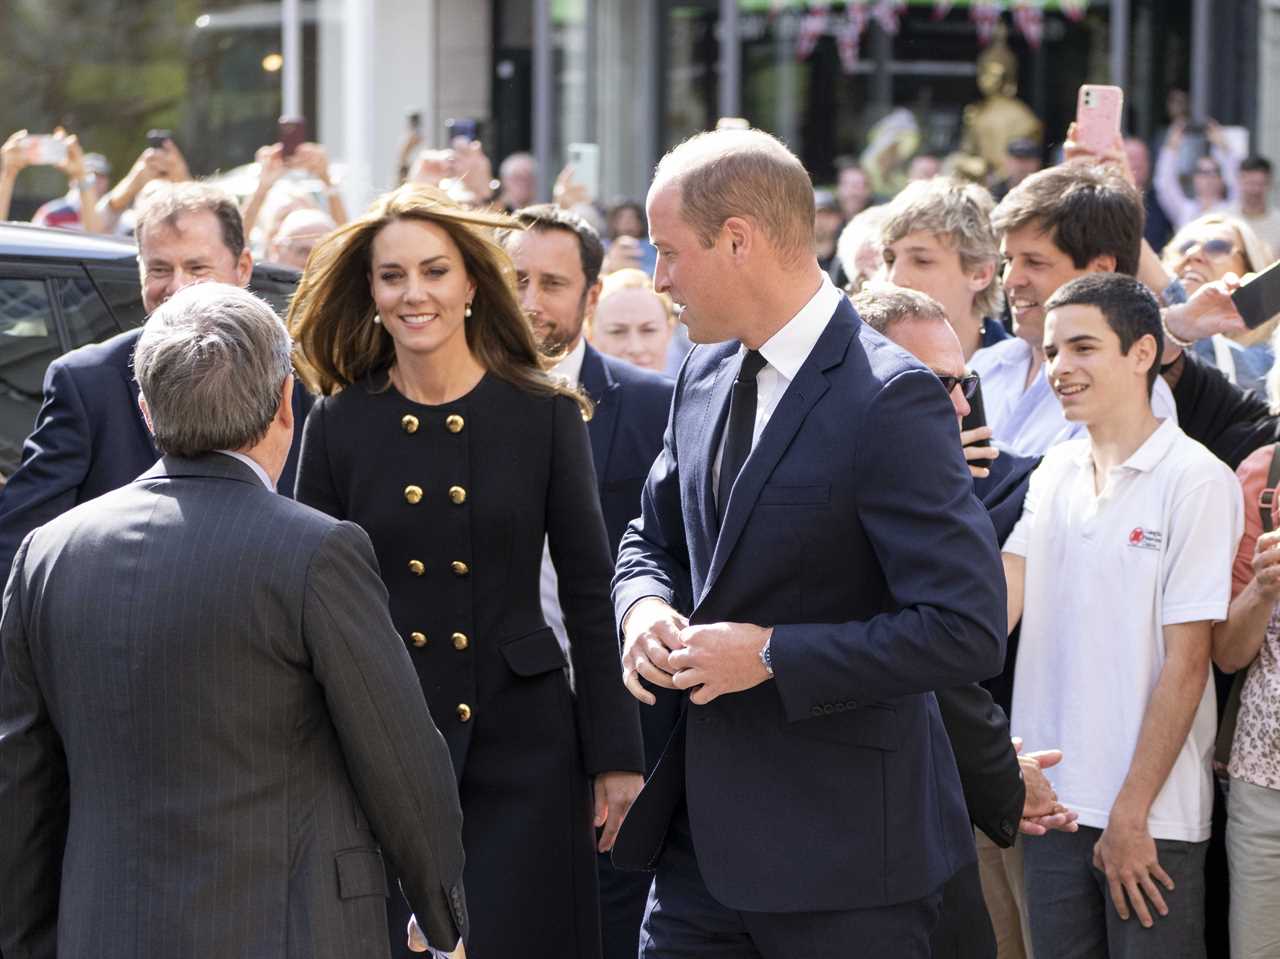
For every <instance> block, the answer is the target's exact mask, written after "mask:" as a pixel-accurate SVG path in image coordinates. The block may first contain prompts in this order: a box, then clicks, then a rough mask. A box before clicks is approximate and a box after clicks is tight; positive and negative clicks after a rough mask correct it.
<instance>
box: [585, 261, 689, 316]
mask: <svg viewBox="0 0 1280 959" xmlns="http://www.w3.org/2000/svg"><path fill="white" fill-rule="evenodd" d="M622 290H647V291H648V292H650V293H652V294H653V296H654V299H656V300H657V301H658V302H659V303H661V304H662V309H663V310H664V311H666V314H667V323H668V324H670V325H674V324H675V322H676V305H675V303H674V302H672V300H671V297H669V296H667V294H665V293H659V292H658V291H657V290H655V289H654V288H653V280H651V279H650V278H649V274H648V273H646V272H644V270H637V269H635V268H634V267H627V268H626V269H623V270H614V271H613V272H612V273H609V274H607V275H606V276H605V277H604V279H603V280H602V281H601V286H600V298H599V299H598V300H596V308H597V309H599V307H600V304H601V303H603V302H604V301H605V300H607V299H608V298H609V297H610V296H612V295H613V294H614V293H618V292H620V291H622Z"/></svg>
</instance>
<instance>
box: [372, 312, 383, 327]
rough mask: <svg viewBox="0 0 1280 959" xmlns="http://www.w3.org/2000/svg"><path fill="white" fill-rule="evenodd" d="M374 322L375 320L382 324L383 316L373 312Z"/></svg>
mask: <svg viewBox="0 0 1280 959" xmlns="http://www.w3.org/2000/svg"><path fill="white" fill-rule="evenodd" d="M373 322H374V323H375V324H377V325H379V326H381V325H382V317H381V316H379V315H378V314H377V313H375V314H373Z"/></svg>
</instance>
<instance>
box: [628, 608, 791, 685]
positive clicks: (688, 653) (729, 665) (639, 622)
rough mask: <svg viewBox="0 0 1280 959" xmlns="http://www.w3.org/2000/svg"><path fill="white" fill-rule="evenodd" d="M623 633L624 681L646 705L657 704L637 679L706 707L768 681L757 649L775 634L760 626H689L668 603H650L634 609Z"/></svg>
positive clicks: (728, 624) (724, 624)
mask: <svg viewBox="0 0 1280 959" xmlns="http://www.w3.org/2000/svg"><path fill="white" fill-rule="evenodd" d="M624 632H625V636H624V641H625V642H624V647H623V654H622V680H623V682H624V683H625V684H626V687H627V689H628V690H630V692H631V695H632V696H634V697H635V698H636V699H638V700H640V702H642V703H645V704H647V705H650V706H652V705H653V704H654V702H655V701H656V700H655V697H654V695H653V693H651V692H650V691H649V690H647V689H645V688H644V684H643V683H641V682H640V680H641V679H645V680H648V681H649V682H650V683H652V684H653V685H655V686H661V687H662V688H664V689H688V690H692V692H691V693H690V694H689V701H690V702H691V703H693V704H694V705H696V706H704V705H706V704H707V703H709V702H711V701H712V700H713V699H715V698H716V697H717V696H723V695H724V694H726V693H738V692H742V691H743V690H744V689H750V688H751V687H752V686H757V685H759V684H760V683H762V682H764V681H765V680H766V679H768V678H769V673H768V671H767V670H766V669H765V668H764V663H763V662H761V660H760V650H761V649H762V648H763V647H764V644H765V641H766V640H768V638H769V636H770V635H771V634H772V632H773V630H772V629H769V628H766V627H763V626H755V625H753V624H751V623H709V624H707V625H700V626H690V625H689V620H688V619H686V618H685V617H684V616H681V615H680V614H679V613H677V612H676V611H675V610H674V609H672V608H671V607H670V606H668V605H667V604H666V603H664V602H662V601H661V600H659V599H656V598H651V599H643V600H641V601H640V602H638V603H636V605H635V606H634V607H632V609H631V612H630V613H629V614H628V616H627V620H626V623H625V630H624Z"/></svg>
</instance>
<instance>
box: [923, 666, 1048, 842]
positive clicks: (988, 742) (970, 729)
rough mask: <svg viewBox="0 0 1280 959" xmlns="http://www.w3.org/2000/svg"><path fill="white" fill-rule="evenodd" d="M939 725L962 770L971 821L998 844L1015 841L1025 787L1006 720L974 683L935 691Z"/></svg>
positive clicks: (962, 786)
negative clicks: (940, 716)
mask: <svg viewBox="0 0 1280 959" xmlns="http://www.w3.org/2000/svg"><path fill="white" fill-rule="evenodd" d="M936 696H937V698H938V709H939V711H940V712H941V713H942V723H943V725H944V726H945V727H946V729H947V738H949V739H950V740H951V750H952V752H954V753H955V755H956V767H957V768H958V769H959V770H960V786H961V788H962V789H963V790H964V801H965V804H966V805H967V806H968V807H969V819H970V820H972V822H973V824H974V825H975V826H977V827H978V828H979V829H981V830H982V831H983V832H984V833H986V834H987V835H988V836H990V837H991V841H992V842H994V843H995V844H996V845H998V846H1006V847H1007V846H1011V845H1013V841H1014V840H1015V839H1017V838H1018V821H1019V820H1020V819H1021V818H1022V807H1023V804H1024V802H1025V800H1026V787H1025V785H1024V784H1023V781H1022V770H1021V769H1020V768H1019V766H1018V756H1017V753H1016V752H1015V751H1014V748H1013V742H1012V741H1011V739H1010V737H1009V719H1008V717H1006V716H1005V714H1004V710H1002V709H1001V708H1000V707H999V706H997V705H996V704H995V702H994V701H993V700H992V698H991V694H990V693H989V692H987V691H986V690H985V689H983V688H982V687H981V686H979V685H978V684H977V683H970V684H968V685H966V686H956V687H953V688H951V689H940V690H938V691H937V693H936Z"/></svg>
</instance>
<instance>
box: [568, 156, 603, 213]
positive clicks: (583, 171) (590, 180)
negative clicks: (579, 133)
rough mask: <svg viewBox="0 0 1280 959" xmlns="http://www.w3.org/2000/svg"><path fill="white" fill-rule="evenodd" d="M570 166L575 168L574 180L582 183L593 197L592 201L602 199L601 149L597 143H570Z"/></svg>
mask: <svg viewBox="0 0 1280 959" xmlns="http://www.w3.org/2000/svg"><path fill="white" fill-rule="evenodd" d="M568 152H569V165H570V166H572V167H573V178H574V179H575V180H576V181H577V182H579V183H581V184H582V185H583V187H584V188H585V189H586V191H587V192H588V193H589V194H590V195H591V199H593V200H598V199H599V198H600V147H599V146H598V145H597V144H595V143H570V144H569V147H568Z"/></svg>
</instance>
